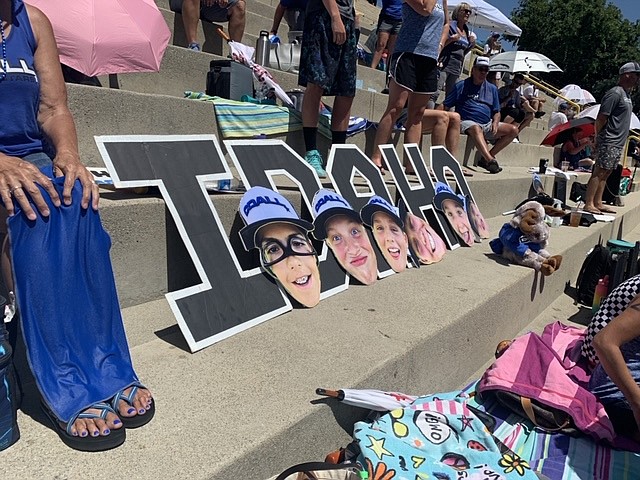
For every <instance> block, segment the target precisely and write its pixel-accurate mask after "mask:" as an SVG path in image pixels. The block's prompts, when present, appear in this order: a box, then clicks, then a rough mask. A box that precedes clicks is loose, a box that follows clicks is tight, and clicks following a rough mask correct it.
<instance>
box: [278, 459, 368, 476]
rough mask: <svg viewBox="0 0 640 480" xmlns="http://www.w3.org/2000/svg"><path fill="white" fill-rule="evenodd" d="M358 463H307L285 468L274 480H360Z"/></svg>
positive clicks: (360, 471)
mask: <svg viewBox="0 0 640 480" xmlns="http://www.w3.org/2000/svg"><path fill="white" fill-rule="evenodd" d="M362 472H364V470H363V469H362V467H361V466H360V465H359V464H358V463H354V462H344V463H338V464H335V463H328V462H307V463H300V464H298V465H294V466H293V467H289V468H287V469H286V470H285V471H284V472H282V473H281V474H280V475H278V476H277V477H276V480H362V478H363V477H362V476H361V473H362Z"/></svg>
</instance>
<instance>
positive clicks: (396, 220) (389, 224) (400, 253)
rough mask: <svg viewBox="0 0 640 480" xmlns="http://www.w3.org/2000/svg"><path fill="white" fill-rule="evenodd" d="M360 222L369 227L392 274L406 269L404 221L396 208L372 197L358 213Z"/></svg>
mask: <svg viewBox="0 0 640 480" xmlns="http://www.w3.org/2000/svg"><path fill="white" fill-rule="evenodd" d="M360 216H361V217H362V221H363V222H364V223H365V224H366V225H369V226H370V227H371V230H372V231H373V238H374V239H375V241H376V244H377V245H378V248H379V249H380V251H381V252H382V256H383V257H384V258H385V260H386V261H387V263H389V266H390V267H391V269H392V270H393V271H394V272H403V271H404V270H406V269H407V254H408V252H409V241H408V239H407V235H406V234H405V233H404V221H403V219H402V218H400V212H399V211H398V208H397V207H394V206H393V205H391V204H390V203H389V202H388V201H387V200H385V199H384V198H382V197H380V196H378V195H374V196H372V197H371V198H370V199H369V201H368V202H367V204H366V205H365V206H364V207H362V210H361V211H360Z"/></svg>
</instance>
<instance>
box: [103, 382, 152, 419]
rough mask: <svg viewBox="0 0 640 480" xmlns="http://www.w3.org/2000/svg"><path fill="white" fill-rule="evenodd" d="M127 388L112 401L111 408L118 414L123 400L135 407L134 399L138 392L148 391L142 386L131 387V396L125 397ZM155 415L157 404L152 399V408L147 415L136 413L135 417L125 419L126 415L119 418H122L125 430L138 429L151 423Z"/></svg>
mask: <svg viewBox="0 0 640 480" xmlns="http://www.w3.org/2000/svg"><path fill="white" fill-rule="evenodd" d="M127 388H129V387H127ZM127 388H124V389H122V390H120V391H119V392H118V393H116V394H115V396H114V397H113V398H112V399H111V407H112V408H113V409H114V410H115V411H116V412H118V411H119V410H118V402H119V401H120V400H123V401H125V402H126V403H127V404H129V405H131V406H133V399H134V398H135V397H136V393H137V392H138V390H139V389H140V388H142V389H144V390H146V388H145V387H144V386H142V385H133V386H132V387H131V391H130V392H129V395H125V393H124V391H125V390H126V389H127ZM155 413H156V402H155V401H154V400H153V399H151V408H149V410H147V412H146V413H142V414H140V413H136V414H135V415H134V416H133V417H125V416H124V415H119V417H120V420H121V421H122V425H123V426H124V428H138V427H142V426H143V425H146V424H147V423H149V422H150V421H151V419H152V418H153V416H154V415H155Z"/></svg>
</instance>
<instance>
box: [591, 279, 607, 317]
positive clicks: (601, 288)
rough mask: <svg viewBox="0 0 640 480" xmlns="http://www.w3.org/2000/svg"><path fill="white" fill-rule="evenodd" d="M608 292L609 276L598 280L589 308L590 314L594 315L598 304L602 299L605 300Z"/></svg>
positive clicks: (598, 306)
mask: <svg viewBox="0 0 640 480" xmlns="http://www.w3.org/2000/svg"><path fill="white" fill-rule="evenodd" d="M608 290H609V275H605V276H604V278H601V279H600V280H598V285H596V289H595V292H594V293H593V305H592V306H591V313H594V314H595V313H596V312H597V311H598V309H599V308H600V302H602V299H603V298H606V296H607V293H609V292H608Z"/></svg>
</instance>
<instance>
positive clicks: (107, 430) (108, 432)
mask: <svg viewBox="0 0 640 480" xmlns="http://www.w3.org/2000/svg"><path fill="white" fill-rule="evenodd" d="M110 433H111V430H109V429H108V428H107V429H106V430H105V431H104V432H103V435H109V434H110Z"/></svg>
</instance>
